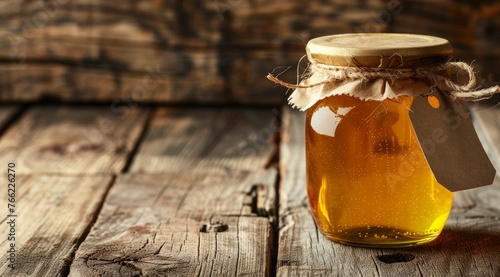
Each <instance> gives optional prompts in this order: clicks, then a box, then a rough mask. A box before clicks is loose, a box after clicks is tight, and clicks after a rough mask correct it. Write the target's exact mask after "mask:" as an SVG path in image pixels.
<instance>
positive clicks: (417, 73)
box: [267, 62, 500, 100]
mask: <svg viewBox="0 0 500 277" xmlns="http://www.w3.org/2000/svg"><path fill="white" fill-rule="evenodd" d="M309 72H310V74H316V73H318V74H321V75H322V76H325V79H324V80H323V81H320V82H316V83H313V84H291V83H287V82H284V81H282V80H280V79H278V78H277V77H275V76H274V75H273V74H271V73H269V74H268V75H267V79H269V80H270V81H273V82H274V83H276V84H279V85H282V86H284V87H287V88H290V89H308V88H314V87H317V86H321V85H325V84H329V83H337V82H342V81H349V80H373V79H379V78H383V79H390V80H392V81H394V80H399V79H408V78H414V79H418V80H427V81H429V82H430V83H431V84H432V86H431V89H434V88H435V87H437V88H439V89H440V90H442V91H444V92H447V93H448V94H449V95H450V96H451V97H452V98H453V99H456V98H460V99H466V100H481V99H484V98H487V97H491V95H493V94H495V93H498V92H500V87H499V86H494V87H490V88H485V89H481V90H475V88H476V87H477V78H476V75H475V73H474V71H473V68H472V67H471V66H470V65H468V64H466V63H464V62H446V63H444V64H441V65H437V66H429V67H419V68H367V67H348V66H332V65H325V64H320V63H314V62H312V63H311V65H310V67H309ZM459 72H463V73H466V74H467V76H468V81H467V83H464V84H460V83H458V82H456V81H454V80H453V78H451V77H450V76H451V75H452V74H453V73H457V74H458V73H459Z"/></svg>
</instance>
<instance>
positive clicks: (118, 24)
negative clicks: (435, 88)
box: [0, 0, 500, 104]
mask: <svg viewBox="0 0 500 277" xmlns="http://www.w3.org/2000/svg"><path fill="white" fill-rule="evenodd" d="M18 2H19V1H13V2H9V3H6V4H2V5H3V6H1V7H2V8H1V9H0V15H1V16H2V17H1V18H2V20H1V21H2V23H3V24H2V28H0V60H2V61H8V64H2V65H0V76H1V78H0V100H3V101H30V102H31V101H37V100H39V99H44V98H45V99H47V98H48V99H60V100H63V101H80V100H85V101H106V102H110V101H114V100H115V99H120V98H127V99H128V98H130V94H131V90H132V89H133V88H134V87H135V86H136V85H140V82H141V79H142V78H143V77H144V76H147V73H146V72H147V70H146V69H145V68H146V67H148V66H150V67H155V66H156V65H159V66H160V68H161V69H162V72H163V74H165V75H163V77H164V78H165V80H164V82H163V84H159V85H158V86H155V89H152V90H151V91H148V92H147V93H142V94H143V95H142V96H137V97H135V98H139V100H144V101H159V102H163V101H164V102H190V101H196V102H198V101H199V102H212V103H213V102H216V103H221V102H224V103H226V102H237V103H272V104H277V103H283V102H282V101H283V97H274V96H273V93H272V92H273V90H272V87H273V85H272V83H270V82H268V81H266V80H264V79H263V78H262V76H265V74H266V73H267V72H268V71H271V70H272V69H273V68H274V67H276V66H293V68H294V67H295V65H296V62H297V60H298V57H300V56H301V55H303V54H304V46H305V45H304V44H305V42H307V41H308V40H309V39H311V38H313V37H317V36H323V35H329V34H334V33H352V32H355V33H356V32H382V31H383V32H408V33H423V34H429V35H437V36H442V37H444V38H447V39H448V40H450V42H451V43H452V44H453V45H454V47H455V50H456V51H455V57H456V59H457V60H464V61H466V62H472V61H473V60H475V62H474V66H475V69H476V70H477V71H479V72H480V73H481V74H482V76H483V77H484V78H486V79H487V80H488V81H489V82H493V81H494V80H498V79H499V78H500V75H499V74H500V73H498V70H496V69H497V68H498V66H499V64H500V55H499V53H500V48H498V47H496V45H497V44H498V34H497V33H496V32H495V30H497V29H498V28H499V26H500V21H499V20H498V18H500V17H499V15H500V6H499V5H498V4H497V3H491V1H488V0H483V1H461V2H460V3H456V2H453V1H451V0H441V1H432V0H425V1H423V2H419V3H416V2H412V1H389V2H387V1H381V0H380V1H368V2H366V1H365V2H363V1H362V2H357V1H346V0H329V1H319V0H317V1H308V2H304V1H300V0H278V1H263V0H258V1H248V0H213V1H202V0H193V1H174V0H168V1H153V0H147V1H140V3H139V2H137V1H132V0H128V1H121V2H120V3H108V2H109V1H108V2H106V1H89V0H80V1H63V2H64V3H63V2H61V3H63V4H60V5H58V6H57V7H52V6H51V4H53V3H55V2H56V0H51V1H46V2H39V1H35V0H29V1H22V3H21V4H20V3H18ZM44 8H45V11H44ZM46 8H49V10H47V9H46ZM51 10H53V11H52V12H51ZM353 11H355V12H353ZM45 14H47V15H45ZM277 15H279V16H277ZM44 16H45V17H47V20H44ZM37 22H38V23H37ZM486 50H487V51H486ZM205 52H206V53H205ZM230 52H232V53H230ZM16 62H21V63H24V64H25V65H28V66H29V67H30V68H31V69H30V70H26V71H28V72H27V73H24V72H20V71H19V70H18V68H19V65H17V64H16ZM12 63H14V64H12ZM41 65H43V66H42V67H43V68H40V66H41ZM283 77H285V79H287V80H289V81H294V78H291V79H289V78H287V77H286V76H283ZM201 78H203V79H204V82H193V80H199V79H201ZM33 80H36V82H33ZM89 80H95V82H92V81H89ZM33 83H41V84H40V86H35V85H31V84H33ZM94 84H103V85H102V86H97V85H94ZM65 88H66V90H65ZM201 88H204V89H205V90H202V89H201ZM68 89H69V92H68ZM201 91H203V93H201ZM137 94H139V95H140V94H141V93H140V92H137ZM144 94H145V95H144ZM280 101H281V102H280Z"/></svg>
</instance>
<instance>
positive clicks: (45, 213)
mask: <svg viewBox="0 0 500 277" xmlns="http://www.w3.org/2000/svg"><path fill="white" fill-rule="evenodd" d="M472 110H474V112H473V117H474V121H475V126H476V128H477V130H478V133H479V135H480V137H481V139H482V141H483V144H484V146H485V148H486V149H487V152H488V153H489V155H490V158H491V159H492V161H493V163H494V164H495V166H496V167H497V168H500V109H499V108H485V107H473V108H472ZM303 125H304V115H303V113H300V112H297V111H294V110H291V109H289V108H287V107H285V108H282V109H273V108H239V109H229V108H218V107H212V108H182V109H181V108H173V107H161V106H150V107H135V108H131V107H126V106H122V107H118V108H114V109H112V108H110V106H109V105H94V106H84V105H75V106H71V105H68V106H61V105H60V106H44V105H29V106H0V135H1V136H0V167H3V169H2V172H6V171H7V164H8V162H9V161H13V162H15V164H16V179H17V180H16V184H17V187H16V189H17V190H16V210H15V213H16V214H17V217H16V220H17V225H16V247H17V249H16V251H17V252H16V254H17V268H16V269H15V270H11V269H10V268H8V261H7V260H6V257H7V255H6V253H7V251H8V250H9V244H10V241H8V240H7V235H8V233H9V229H10V226H8V224H7V221H8V219H9V218H8V217H7V212H8V210H7V202H6V201H7V189H6V188H5V187H4V189H3V190H2V191H3V196H1V197H0V209H1V211H0V215H1V217H2V222H1V224H0V235H1V239H0V252H1V253H4V254H3V258H2V260H1V267H0V276H29V275H31V276H57V275H61V276H68V275H69V276H274V275H278V276H500V206H499V204H498V203H500V177H498V176H497V179H496V182H495V184H494V185H492V186H489V187H485V188H480V189H474V190H469V191H462V192H458V193H456V196H455V202H454V205H453V210H452V212H451V214H450V217H449V219H448V222H447V225H446V227H445V230H444V231H443V233H442V234H441V236H440V237H439V238H438V239H437V240H435V241H434V242H431V243H430V244H427V245H423V246H419V247H415V248H404V249H390V250H385V249H384V250H382V249H364V248H354V247H349V246H344V245H340V244H336V243H332V242H330V241H328V240H327V239H326V238H325V237H323V236H322V235H321V234H319V232H318V230H317V228H316V226H315V224H314V222H313V219H312V217H311V214H310V211H309V208H308V203H307V199H306V189H305V183H304V180H305V168H304V167H305V159H304V155H305V153H304V134H303ZM3 174H4V175H2V178H4V179H3V180H2V181H1V183H2V184H5V183H6V176H5V173H3Z"/></svg>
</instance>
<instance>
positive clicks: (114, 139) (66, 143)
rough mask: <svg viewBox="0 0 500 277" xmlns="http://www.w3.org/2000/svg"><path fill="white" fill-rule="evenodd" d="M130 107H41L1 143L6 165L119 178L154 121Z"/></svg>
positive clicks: (1, 157)
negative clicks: (10, 163)
mask: <svg viewBox="0 0 500 277" xmlns="http://www.w3.org/2000/svg"><path fill="white" fill-rule="evenodd" d="M148 113H149V112H148V110H144V109H132V108H126V107H125V106H119V107H118V108H115V109H112V108H111V107H108V106H107V107H102V106H101V107H69V106H67V107H61V106H59V107H55V106H39V107H33V108H31V109H29V110H28V111H26V112H25V113H24V114H23V115H22V117H21V118H20V119H19V120H18V121H17V122H16V124H15V125H13V126H12V127H11V128H9V129H8V130H7V131H6V133H4V135H3V136H2V137H1V138H0V164H6V163H7V161H12V160H13V161H15V162H16V164H17V166H18V167H19V168H20V170H21V171H22V172H23V174H31V173H62V174H95V173H108V172H109V173H119V172H121V170H122V169H123V168H124V166H125V164H126V163H127V159H128V156H129V155H130V153H131V151H132V149H133V148H134V146H135V144H136V143H137V140H138V139H139V136H140V134H141V132H142V131H143V129H144V128H145V126H146V121H147V119H148Z"/></svg>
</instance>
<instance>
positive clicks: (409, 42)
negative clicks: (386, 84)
mask: <svg viewBox="0 0 500 277" xmlns="http://www.w3.org/2000/svg"><path fill="white" fill-rule="evenodd" d="M307 54H308V56H309V59H312V60H313V61H316V62H318V63H323V64H328V65H336V66H353V67H381V68H401V67H419V66H427V65H431V64H437V63H443V62H446V61H448V60H449V59H450V58H451V56H452V54H453V47H452V46H451V44H450V43H449V42H448V41H447V40H446V39H443V38H439V37H433V36H426V35H413V34H387V33H366V34H365V33H360V34H341V35H332V36H324V37H318V38H314V39H312V40H310V41H309V43H308V44H307Z"/></svg>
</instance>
